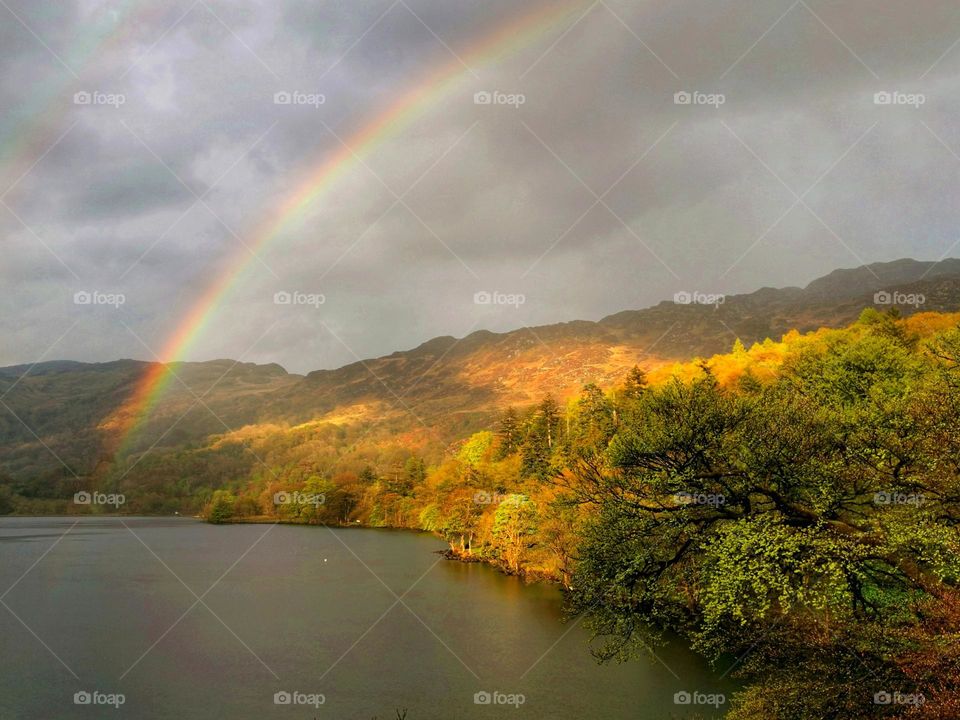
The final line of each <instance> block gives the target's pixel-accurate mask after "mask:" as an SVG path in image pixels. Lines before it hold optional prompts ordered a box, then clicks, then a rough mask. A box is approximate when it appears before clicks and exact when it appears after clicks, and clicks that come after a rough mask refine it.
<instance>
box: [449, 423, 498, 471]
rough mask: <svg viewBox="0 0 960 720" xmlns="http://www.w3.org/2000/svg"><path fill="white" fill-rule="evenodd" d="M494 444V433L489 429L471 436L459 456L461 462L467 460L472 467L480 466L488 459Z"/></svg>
mask: <svg viewBox="0 0 960 720" xmlns="http://www.w3.org/2000/svg"><path fill="white" fill-rule="evenodd" d="M492 446H493V433H492V432H490V431H489V430H483V431H481V432H478V433H474V434H473V435H471V436H470V439H469V440H467V441H466V442H465V443H464V444H463V447H462V448H460V452H459V454H458V455H457V457H458V458H459V459H460V461H461V462H465V463H466V464H467V465H470V466H471V467H477V466H479V465H480V464H481V463H482V462H483V461H484V460H486V459H487V456H488V453H489V452H490V448H491V447H492Z"/></svg>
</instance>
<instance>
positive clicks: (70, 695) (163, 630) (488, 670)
mask: <svg viewBox="0 0 960 720" xmlns="http://www.w3.org/2000/svg"><path fill="white" fill-rule="evenodd" d="M126 523H127V524H128V525H129V527H130V530H128V529H127V528H126V527H124V525H123V524H122V523H121V521H120V520H118V519H95V518H88V519H82V520H80V521H79V523H78V524H77V525H76V526H75V527H73V529H72V530H70V532H69V533H67V534H66V535H65V536H63V537H62V539H61V540H59V542H57V540H58V538H59V537H60V536H61V535H63V533H64V531H66V530H67V529H68V528H70V527H71V525H73V524H74V520H73V519H66V518H3V519H0V594H2V593H3V592H5V591H6V590H7V588H10V587H11V585H14V583H16V585H15V586H14V587H13V588H12V589H11V590H9V592H7V593H6V595H4V596H3V603H4V604H5V605H7V606H8V608H9V609H8V608H5V607H4V606H3V605H0V649H2V653H0V718H3V719H4V720H6V719H7V718H17V719H19V718H42V719H43V720H49V719H50V718H101V717H103V718H177V719H178V720H180V719H183V718H204V719H207V718H274V717H276V718H298V719H299V718H304V719H308V718H337V720H340V719H341V718H357V719H359V720H370V718H373V717H379V718H380V719H381V720H393V718H395V712H394V709H395V708H408V709H409V712H408V714H407V719H408V720H451V719H455V720H460V719H461V718H462V719H466V720H470V719H472V718H517V719H518V720H519V719H520V718H550V719H554V718H578V719H579V718H631V719H638V718H668V717H685V716H687V715H689V714H692V713H693V711H694V710H695V709H696V710H700V711H701V712H702V711H703V710H704V708H703V707H699V708H692V707H691V706H677V705H675V704H674V702H673V696H674V693H676V692H678V691H680V690H689V691H693V690H699V691H701V692H718V691H728V690H729V689H728V688H727V687H724V685H723V683H718V682H717V681H716V679H715V673H713V672H711V671H710V670H709V668H707V667H706V666H705V665H703V664H702V663H701V662H699V661H698V660H697V659H696V658H695V657H694V656H693V655H691V654H690V653H688V652H687V651H686V650H684V649H682V648H680V647H672V648H665V649H663V650H662V652H661V651H658V655H659V656H660V657H661V658H662V660H663V661H664V664H665V665H666V666H668V667H669V668H670V669H669V670H668V669H667V667H665V666H664V664H660V663H659V662H657V661H656V660H650V661H643V662H635V663H632V664H628V665H621V666H605V667H598V666H597V665H596V664H595V663H594V662H593V660H592V659H591V658H590V656H589V653H588V652H587V650H586V645H585V643H586V640H587V635H586V633H585V631H583V630H582V628H580V627H579V626H571V625H570V624H563V623H562V622H561V608H560V596H559V593H558V592H557V591H556V590H555V589H553V588H549V587H543V586H525V585H523V584H522V583H521V582H519V581H518V580H516V579H515V578H509V577H505V576H503V575H501V574H499V573H497V572H496V571H494V570H492V569H490V568H487V567H483V566H480V565H475V564H471V565H465V564H460V563H453V562H448V561H445V560H439V556H437V555H435V554H433V552H432V551H433V550H437V549H440V548H442V547H443V545H442V543H441V542H439V541H438V540H437V539H436V538H433V537H430V536H427V535H418V534H413V533H405V532H391V531H378V530H360V529H357V530H329V529H326V528H317V527H292V526H275V527H271V526H268V525H232V526H221V527H214V526H211V525H206V524H203V523H200V522H197V521H193V520H188V519H170V520H167V519H156V518H127V519H126ZM131 530H132V531H133V532H131ZM133 533H136V535H134V534H133ZM138 537H139V539H138ZM141 541H142V542H141ZM55 542H56V544H55V545H54V543H55ZM51 546H52V549H50V548H51ZM44 553H46V555H45V556H44ZM41 556H43V558H42V559H40V558H41ZM38 560H39V562H37V561H38ZM34 563H36V564H35V565H34ZM32 565H34V566H33V568H32V569H30V568H31V566H32ZM165 565H166V567H165ZM28 570H29V572H27V571H28ZM25 572H26V573H27V574H26V575H24V573H25ZM21 576H23V577H22V578H21ZM18 578H21V579H20V580H19V582H17V580H18ZM411 588H412V589H411ZM191 591H192V593H195V594H196V596H200V597H201V598H202V602H200V603H198V602H197V597H195V596H194V594H192V593H191ZM394 593H395V594H396V595H397V596H400V597H401V598H402V602H401V603H398V602H397V598H396V597H395V595H394ZM191 606H192V609H191ZM14 614H15V615H14ZM18 617H19V619H17V618H18ZM21 621H22V622H21ZM45 645H46V646H47V647H45ZM58 658H59V659H58ZM671 670H672V671H673V673H676V675H677V676H679V678H680V679H677V678H676V677H674V675H673V674H672V673H671ZM73 673H75V674H76V676H77V677H76V678H75V677H74V676H73ZM93 691H98V692H100V693H103V694H104V695H103V696H100V697H98V700H99V701H101V702H103V701H110V700H111V698H109V697H106V695H109V694H117V693H122V694H123V696H124V702H123V704H122V705H121V706H120V707H119V708H115V707H113V706H112V705H104V704H99V705H77V704H75V703H74V694H75V693H78V692H90V693H92V692H93ZM277 692H290V693H293V692H299V693H302V694H303V695H301V696H299V697H297V698H296V699H297V700H299V701H301V702H303V701H310V700H311V698H310V697H308V696H309V695H311V694H313V695H321V694H322V695H323V699H324V703H323V704H322V705H320V706H319V707H316V708H315V707H314V706H310V705H306V706H305V705H303V704H290V705H277V704H275V703H274V694H275V693H277ZM478 692H489V693H493V692H498V693H502V694H503V695H501V696H499V697H498V699H500V700H504V699H507V700H509V699H510V698H509V697H508V696H510V695H514V696H517V695H519V694H522V695H523V696H524V702H523V704H522V705H520V706H519V707H517V706H515V705H503V704H499V705H495V704H476V703H475V702H474V695H475V693H478ZM313 700H315V701H319V698H313ZM513 700H515V701H516V700H519V698H518V697H514V698H513ZM708 715H709V713H708Z"/></svg>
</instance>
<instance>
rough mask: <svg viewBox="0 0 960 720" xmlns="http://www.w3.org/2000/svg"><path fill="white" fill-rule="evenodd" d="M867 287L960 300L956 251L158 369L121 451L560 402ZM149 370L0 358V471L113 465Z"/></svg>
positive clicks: (772, 331) (764, 330) (829, 308)
mask: <svg viewBox="0 0 960 720" xmlns="http://www.w3.org/2000/svg"><path fill="white" fill-rule="evenodd" d="M880 291H885V292H888V293H890V294H891V298H892V299H896V297H894V294H895V293H899V294H900V296H902V297H903V298H905V299H908V300H909V299H910V296H911V295H913V296H921V295H922V296H924V298H923V299H924V302H923V303H922V304H920V303H916V304H914V305H913V306H911V305H900V306H898V309H899V310H900V311H901V312H902V313H904V314H912V313H916V312H920V311H924V310H932V311H952V310H957V309H960V259H949V260H944V261H942V262H934V261H917V260H913V259H902V260H897V261H893V262H890V263H873V264H871V265H869V266H860V267H857V268H848V269H839V270H835V271H833V272H831V273H829V274H827V275H824V276H823V277H821V278H817V279H815V280H813V281H811V282H810V283H808V284H807V286H805V287H804V288H799V287H786V288H769V287H762V288H760V289H758V290H756V291H754V292H752V293H744V294H739V295H732V296H729V297H725V298H723V299H722V302H720V301H717V302H715V303H714V304H712V305H703V304H697V303H695V302H691V303H689V304H682V303H677V302H671V301H662V302H660V303H658V304H657V305H653V306H651V307H648V308H643V309H639V310H624V311H621V312H618V313H613V314H611V315H607V316H605V317H603V318H601V319H600V320H597V321H591V320H571V321H567V322H562V323H554V324H549V325H541V326H531V327H521V328H516V329H514V330H510V331H507V332H502V333H497V332H492V331H489V330H478V331H476V332H473V333H470V334H469V335H467V336H464V337H461V338H455V337H452V336H449V335H447V336H439V337H435V338H431V339H429V340H427V341H425V342H423V343H420V344H419V345H417V346H416V347H414V348H412V349H409V350H401V351H396V352H393V353H391V354H389V355H383V356H381V357H377V358H370V359H365V360H360V361H357V362H354V363H349V364H347V365H344V366H342V367H339V368H334V369H324V370H315V371H312V372H309V373H307V374H306V375H298V374H293V373H289V372H287V371H286V370H285V369H284V368H283V367H282V366H280V365H278V364H276V363H268V364H263V365H258V364H256V363H240V362H236V361H233V360H229V359H218V360H210V361H204V362H178V363H175V364H172V365H171V367H172V368H173V369H174V372H175V373H176V376H177V381H176V382H172V383H170V384H169V386H168V389H167V390H166V392H165V394H164V396H163V398H162V399H161V401H160V402H159V403H158V404H157V405H156V406H155V407H154V408H153V409H152V411H151V414H150V416H149V417H148V418H147V419H146V421H145V422H144V423H143V426H142V428H141V430H140V431H139V432H138V433H137V437H136V438H135V441H134V442H133V443H131V444H130V446H129V451H130V452H131V453H132V454H139V453H143V452H146V451H147V450H148V449H150V448H152V447H154V446H156V447H158V448H160V449H163V448H182V447H190V446H192V445H194V444H196V443H198V442H201V441H203V439H204V438H207V437H209V436H211V435H217V434H223V433H224V432H229V431H231V430H234V429H237V428H240V427H244V426H246V425H251V424H257V423H274V424H280V425H284V424H287V425H296V424H301V423H305V422H312V421H326V422H334V423H344V422H357V421H368V422H375V421H384V422H392V423H394V424H395V425H396V427H398V428H403V427H409V426H414V427H416V426H421V427H425V428H427V427H429V428H432V429H437V432H440V433H441V434H445V433H452V428H453V427H456V428H457V429H458V431H462V430H464V429H469V428H471V427H474V426H475V427H480V426H482V425H483V423H484V422H488V421H489V417H490V415H491V413H495V412H497V411H498V410H499V409H501V408H503V407H505V406H507V405H511V404H512V405H527V404H532V403H534V402H538V401H539V400H540V399H541V398H542V397H543V396H544V395H546V394H547V393H550V394H553V395H555V396H556V397H558V398H559V399H564V398H566V397H570V396H572V395H573V394H575V393H577V392H579V390H580V388H581V387H582V386H583V384H585V383H587V382H593V383H596V384H598V385H600V386H601V387H606V386H610V385H612V384H614V383H616V382H619V381H620V380H621V379H622V378H623V376H624V375H625V374H626V373H627V372H628V370H629V369H630V368H631V367H633V366H634V365H640V366H641V367H644V368H645V369H647V370H651V369H655V368H657V367H661V366H663V365H667V364H671V363H673V362H677V361H682V360H689V359H691V358H694V357H709V356H711V355H714V354H718V353H723V352H727V351H728V350H729V349H730V348H731V347H732V346H733V344H734V342H735V341H736V340H738V339H739V340H740V341H741V342H743V343H744V344H746V345H750V344H752V343H754V342H761V341H763V340H764V339H766V338H772V339H779V338H780V337H782V336H783V335H784V334H786V333H787V332H789V331H790V330H798V331H800V332H807V331H811V330H815V329H817V328H820V327H841V326H844V325H847V324H849V323H851V322H854V321H855V320H856V319H857V317H858V316H859V315H860V313H861V312H862V311H863V309H864V308H865V307H871V306H876V307H878V308H879V309H885V308H889V307H892V305H890V304H883V303H881V304H875V302H874V300H875V299H876V296H875V293H878V292H880ZM897 297H899V296H897ZM914 299H916V298H914ZM715 300H716V299H715ZM154 366H155V363H150V362H145V361H140V360H114V361H108V362H104V363H80V362H77V361H71V360H54V361H47V362H42V363H37V364H35V365H32V366H31V365H27V364H20V365H15V366H9V367H5V368H0V395H4V396H5V400H4V404H5V405H7V406H8V409H9V410H10V411H11V412H9V413H0V440H2V443H0V472H6V473H8V474H11V475H15V476H24V475H28V474H31V473H34V474H35V473H36V472H45V473H50V472H64V470H63V467H61V466H60V463H61V462H62V464H63V465H66V466H68V467H69V469H70V471H71V472H78V473H80V474H82V473H86V472H90V471H91V468H93V467H96V466H98V465H102V464H103V463H112V462H113V461H114V459H113V458H110V457H107V456H105V455H104V452H106V451H105V450H103V448H105V447H109V446H110V445H111V443H110V442H108V439H109V437H108V436H109V434H110V433H111V432H115V430H113V429H112V428H111V426H110V424H109V420H108V419H109V418H110V417H111V416H112V415H113V413H114V412H115V411H116V409H117V408H118V407H120V405H121V404H122V403H123V402H124V401H125V400H126V399H127V398H128V397H129V396H130V395H131V394H132V393H133V392H134V391H135V389H136V387H137V385H138V383H139V381H140V379H141V377H142V376H143V374H144V373H145V372H147V371H148V370H149V369H150V368H152V367H154ZM198 398H202V402H198ZM48 450H52V451H53V453H50V452H48ZM55 457H56V459H55ZM40 468H42V470H40Z"/></svg>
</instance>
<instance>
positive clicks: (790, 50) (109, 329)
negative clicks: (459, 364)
mask: <svg viewBox="0 0 960 720" xmlns="http://www.w3.org/2000/svg"><path fill="white" fill-rule="evenodd" d="M542 7H544V8H547V10H546V11H543V12H541V11H540V8H538V6H537V3H535V2H534V1H533V0H396V1H395V2H394V1H393V0H370V1H367V0H351V2H349V3H347V2H334V1H332V0H329V1H328V0H263V2H251V1H249V0H232V1H231V2H221V1H219V0H197V1H196V2H194V1H193V0H164V1H163V2H157V1H155V0H152V1H150V2H147V1H143V2H137V1H135V0H128V1H127V2H123V1H121V0H109V1H105V2H97V1H95V0H82V1H79V2H77V1H75V0H3V2H2V3H0V110H2V111H0V200H2V203H0V243H2V246H0V282H2V288H3V293H2V296H0V335H2V337H3V342H2V343H0V364H2V365H8V364H15V363H24V362H32V361H35V360H38V359H47V360H50V359H61V358H69V359H77V360H86V361H100V360H110V359H116V358H120V357H133V358H139V359H145V360H152V359H155V358H156V357H158V356H164V359H172V358H170V357H168V356H169V354H170V352H171V350H173V351H176V353H177V354H179V355H181V356H182V359H189V360H206V359H213V358H220V357H231V358H242V359H244V360H247V361H255V362H278V363H280V364H282V365H283V366H284V367H286V368H287V369H289V370H291V371H296V372H303V371H308V370H312V369H317V368H328V367H336V366H339V365H342V364H345V363H347V362H351V361H353V360H354V359H356V358H357V357H371V356H377V355H381V354H386V353H389V352H391V351H393V350H396V349H406V348H410V347H413V346H416V345H418V344H419V343H421V342H423V341H425V340H427V339H429V338H431V337H434V336H437V335H455V336H462V335H465V334H467V333H469V332H471V331H473V330H476V329H480V328H487V329H492V330H508V329H512V328H516V327H520V326H523V325H532V324H544V323H550V322H557V321H563V320H571V319H578V318H582V319H599V318H601V317H603V316H604V315H606V314H610V313H613V312H617V311H619V310H623V309H627V308H639V307H644V306H647V305H650V304H654V303H656V302H659V301H660V300H663V299H667V298H671V297H672V295H673V294H674V293H675V292H677V291H680V290H696V291H701V292H709V293H714V292H723V293H735V292H748V291H751V290H754V289H757V288H758V287H762V286H784V285H803V284H806V283H807V282H809V281H810V280H811V279H813V278H815V277H817V276H819V275H822V274H825V273H826V272H829V271H830V270H832V269H835V268H837V267H854V266H857V265H860V264H862V263H864V262H875V261H883V260H892V259H895V258H899V257H904V256H911V257H916V258H918V259H938V258H941V257H943V256H946V255H950V256H954V255H957V254H960V253H958V247H960V246H955V245H954V244H955V243H956V242H957V241H958V240H960V232H958V223H957V220H958V214H960V204H958V203H957V202H956V197H957V191H958V189H960V125H958V122H957V117H960V93H958V91H960V82H958V78H960V5H958V4H957V3H956V2H949V1H947V0H943V1H942V2H934V1H927V0H917V1H916V2H912V3H903V2H902V0H843V2H826V0H798V1H797V2H792V0H768V1H767V2H763V3H757V2H746V1H741V0H671V1H670V2H666V1H664V0H658V1H652V0H651V1H648V0H602V1H601V2H596V3H592V4H591V2H589V1H588V2H580V3H576V2H573V3H567V4H564V3H560V2H551V3H547V4H546V5H543V6H542ZM538 13H539V15H538ZM531 14H533V15H536V16H537V17H535V18H534V19H533V20H529V19H526V20H525V18H530V16H531ZM531 23H533V24H532V27H533V30H532V31H528V30H520V29H519V28H521V27H523V28H529V27H531ZM504 28H510V30H508V31H507V32H502V31H503V29H504ZM488 38H495V39H494V40H492V41H489V42H488V41H487V39H488ZM440 78H445V79H444V80H443V81H439V79H440ZM278 93H281V95H280V96H279V100H280V102H278V101H277V100H278V95H277V94H278ZM282 93H290V94H291V95H292V97H293V98H294V99H293V101H292V102H290V103H289V104H285V103H284V102H282V101H283V99H284V98H285V97H286V96H285V95H282ZM477 93H494V98H495V101H494V102H491V103H483V102H479V103H478V102H477V97H478V96H477ZM496 93H500V94H499V95H497V94H496ZM678 93H681V94H680V95H678ZM683 93H686V94H683ZM878 93H886V94H885V95H880V96H878V95H877V94H878ZM479 97H480V99H481V100H482V99H484V98H486V97H489V96H485V95H480V96H479ZM404 99H406V101H407V105H406V106H405V107H407V108H408V110H407V111H406V112H404V113H401V114H400V115H399V116H398V118H396V121H393V122H382V120H383V118H385V117H387V115H386V113H389V111H390V110H391V108H394V107H396V105H397V103H398V102H401V101H404ZM878 99H879V101H878ZM887 100H889V102H886V101H887ZM321 101H322V102H321ZM521 101H522V102H521ZM371 127H373V128H375V130H374V131H373V132H367V131H366V129H367V128H371ZM371 136H372V137H373V139H374V142H368V139H369V138H370V137H371ZM337 158H340V160H338V159H337ZM331 165H335V168H336V170H335V172H334V173H332V174H331V175H330V179H329V180H328V181H327V182H326V183H325V184H324V185H323V186H322V189H321V191H320V192H317V193H315V194H314V195H312V196H310V197H309V202H306V203H303V206H302V208H301V211H300V212H298V213H294V214H292V215H290V216H289V217H288V218H287V221H286V222H284V223H282V224H280V225H276V223H275V221H276V219H277V218H278V217H280V216H282V215H283V209H284V208H286V207H289V206H290V205H291V204H294V203H295V202H296V200H297V198H302V197H303V192H302V191H303V188H305V187H310V183H311V178H316V177H318V176H319V173H320V172H321V171H322V168H324V167H329V166H331ZM237 269H239V272H237ZM224 278H232V279H231V280H228V281H225V280H224ZM481 292H487V293H500V294H501V295H495V296H494V302H491V303H488V304H478V303H477V302H476V301H475V295H476V294H477V293H481ZM77 293H90V294H91V295H89V296H83V295H81V296H80V297H81V298H83V297H88V298H92V300H91V302H90V303H88V304H84V303H83V302H82V301H81V302H80V303H78V302H76V301H75V296H77ZM277 293H281V295H280V296H279V297H280V299H281V302H277V301H276V298H277ZM282 293H289V294H290V296H285V295H282ZM509 295H522V296H523V300H524V302H523V303H522V304H519V303H511V302H510V298H508V297H506V296H509ZM120 296H122V301H123V302H122V304H118V302H119V299H121V298H120ZM286 297H292V298H293V300H292V302H291V303H289V304H284V303H283V302H282V300H283V299H284V298H286ZM211 298H212V299H213V302H211ZM321 299H322V300H323V302H322V303H321V302H320V300H321ZM208 306H209V307H212V308H213V310H212V311H211V312H204V311H203V309H204V308H206V307H208ZM198 308H199V310H198ZM197 316H201V317H203V318H204V319H205V321H204V322H203V323H202V324H200V325H199V326H198V327H199V329H198V330H197V332H195V333H193V335H192V336H191V339H190V342H187V343H183V344H180V343H178V342H177V338H178V336H179V335H182V334H183V329H184V328H189V327H193V326H194V323H193V322H192V321H191V319H190V318H192V317H197Z"/></svg>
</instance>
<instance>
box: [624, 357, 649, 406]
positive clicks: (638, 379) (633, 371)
mask: <svg viewBox="0 0 960 720" xmlns="http://www.w3.org/2000/svg"><path fill="white" fill-rule="evenodd" d="M646 389H647V374H646V373H645V372H644V371H643V370H641V369H640V366H639V365H634V366H633V367H632V368H630V372H629V373H627V379H626V381H625V382H624V384H623V395H624V397H625V398H627V399H628V400H639V399H640V396H641V395H643V393H644V392H645V391H646Z"/></svg>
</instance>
